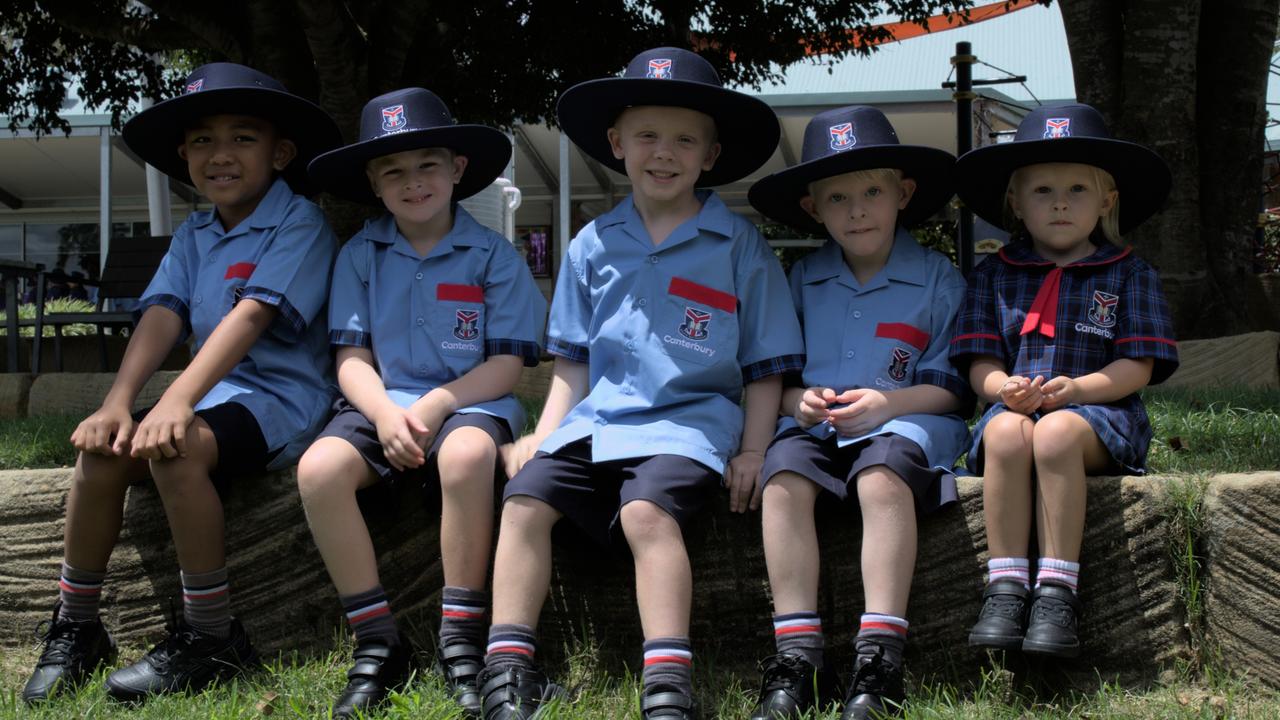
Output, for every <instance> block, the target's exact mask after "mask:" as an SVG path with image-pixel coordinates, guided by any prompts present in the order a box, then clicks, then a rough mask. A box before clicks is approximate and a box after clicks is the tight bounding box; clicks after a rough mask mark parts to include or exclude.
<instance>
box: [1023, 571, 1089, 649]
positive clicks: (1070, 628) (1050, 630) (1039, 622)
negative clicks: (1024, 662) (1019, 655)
mask: <svg viewBox="0 0 1280 720" xmlns="http://www.w3.org/2000/svg"><path fill="white" fill-rule="evenodd" d="M1079 621H1080V600H1079V598H1077V597H1076V594H1075V593H1073V592H1071V588H1068V587H1063V586H1061V585H1054V584H1051V583H1046V584H1044V585H1041V586H1040V587H1038V588H1036V589H1035V590H1034V591H1032V593H1031V622H1030V623H1029V624H1028V625H1027V636H1026V638H1024V639H1023V641H1022V652H1025V653H1032V654H1035V655H1048V656H1049V657H1058V658H1073V657H1075V656H1077V655H1079V654H1080V636H1079V634H1078V630H1077V626H1078V624H1079Z"/></svg>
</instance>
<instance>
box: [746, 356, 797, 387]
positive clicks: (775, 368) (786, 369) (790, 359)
mask: <svg viewBox="0 0 1280 720" xmlns="http://www.w3.org/2000/svg"><path fill="white" fill-rule="evenodd" d="M802 370H804V355H779V356H778V357H771V358H766V359H764V360H760V361H759V362H753V363H751V364H750V365H748V366H746V367H744V368H742V384H743V385H746V384H748V383H753V382H755V381H757V380H761V379H764V378H767V377H769V376H770V375H785V374H787V373H792V372H796V373H798V372H801V371H802Z"/></svg>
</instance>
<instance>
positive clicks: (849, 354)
mask: <svg viewBox="0 0 1280 720" xmlns="http://www.w3.org/2000/svg"><path fill="white" fill-rule="evenodd" d="M844 356H845V357H847V358H851V357H853V351H852V350H850V351H849V352H847V353H845V354H844Z"/></svg>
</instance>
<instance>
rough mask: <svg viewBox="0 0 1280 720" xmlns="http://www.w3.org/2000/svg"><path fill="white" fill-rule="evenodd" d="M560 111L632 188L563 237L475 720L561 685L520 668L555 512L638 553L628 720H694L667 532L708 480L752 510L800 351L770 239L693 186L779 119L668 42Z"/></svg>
mask: <svg viewBox="0 0 1280 720" xmlns="http://www.w3.org/2000/svg"><path fill="white" fill-rule="evenodd" d="M558 115H559V120H560V124H561V127H562V128H563V129H564V132H566V133H567V134H568V135H569V137H570V138H572V139H573V141H574V142H576V143H577V144H578V146H579V147H581V148H582V149H583V150H584V151H585V152H586V153H588V154H589V155H591V156H592V157H594V158H595V159H597V160H599V161H600V162H602V163H604V164H605V165H607V166H609V167H611V168H613V169H615V170H617V171H618V172H624V173H626V175H627V177H628V178H630V180H631V182H632V187H633V192H632V195H631V196H630V197H628V198H627V199H626V200H624V201H623V202H622V203H620V204H619V205H618V206H617V207H616V208H614V209H613V210H610V211H609V212H607V213H605V214H604V215H602V216H601V217H599V218H596V219H595V221H593V222H592V223H590V224H589V225H587V227H585V228H584V229H583V230H582V231H581V232H580V233H579V234H578V236H577V237H576V238H574V240H573V242H572V243H571V244H570V247H569V251H568V255H567V258H566V262H565V265H564V267H563V268H562V269H561V271H560V277H559V281H558V283H557V287H556V293H555V297H554V299H553V302H552V312H551V319H550V322H549V326H550V330H549V332H548V347H549V350H550V351H551V352H552V353H553V354H555V355H556V356H557V357H556V364H555V374H554V377H553V379H552V383H551V389H550V391H549V393H548V395H547V400H546V404H545V405H544V407H543V412H542V416H541V418H540V420H539V422H538V427H537V430H536V431H535V432H534V433H533V434H532V435H529V436H526V437H523V438H521V439H520V440H519V441H518V442H517V443H515V444H514V445H513V446H512V447H511V448H510V449H509V451H508V453H507V469H508V473H510V474H512V475H513V479H512V480H511V482H510V483H509V484H508V486H507V490H506V493H505V504H504V508H503V513H502V530H501V533H500V534H499V538H498V549H497V554H496V558H495V561H494V609H493V623H494V624H493V627H492V628H491V630H490V634H489V648H488V655H487V656H486V659H485V669H484V672H483V673H482V674H481V677H480V680H479V682H480V685H481V693H482V695H483V697H484V706H485V718H486V719H487V720H508V719H520V720H523V719H525V718H529V717H531V716H533V715H535V714H536V713H539V712H541V710H542V708H546V707H551V706H550V705H546V704H545V703H546V701H548V700H550V699H551V698H552V697H555V696H557V695H559V694H560V692H561V691H560V689H559V688H558V687H556V686H555V685H553V684H551V683H549V682H548V680H547V678H546V676H545V675H543V674H542V673H541V672H540V671H539V670H537V669H536V666H535V664H534V649H535V644H536V641H535V637H534V626H535V625H536V623H537V620H538V614H539V611H540V610H541V607H542V603H543V600H544V599H545V597H546V594H547V590H548V585H549V582H550V573H551V547H550V544H551V530H552V526H553V525H555V524H556V522H557V521H559V520H560V519H561V518H565V519H567V520H569V521H570V522H572V523H573V524H574V525H576V526H578V528H579V529H581V530H582V531H584V532H585V533H586V534H587V535H589V536H590V537H592V538H593V539H595V540H596V541H598V542H600V543H602V544H607V543H608V542H609V541H610V540H611V539H612V538H614V537H616V533H617V531H619V530H620V531H621V534H622V535H623V536H624V537H625V539H626V542H627V544H628V545H629V546H630V550H631V553H632V555H633V556H634V557H635V567H636V595H637V599H638V604H639V609H640V619H641V624H642V626H643V631H644V637H645V644H644V672H643V684H644V691H643V694H642V696H641V699H640V708H641V714H642V715H643V717H645V718H656V717H667V718H691V717H696V713H697V711H696V705H695V703H694V701H693V693H692V687H691V685H692V683H691V671H692V653H691V652H690V645H689V637H688V635H689V612H690V604H691V593H692V591H691V587H692V573H691V569H690V566H689V557H688V553H687V551H686V550H685V547H684V541H683V537H682V528H684V527H685V526H686V525H687V524H688V523H689V522H690V521H691V520H692V519H693V518H694V517H695V515H696V514H697V512H698V510H699V509H700V508H701V507H702V506H703V504H704V503H705V502H706V501H707V500H708V499H709V498H710V497H711V496H712V495H713V493H714V492H715V490H716V488H717V486H719V485H720V483H721V478H722V476H723V478H724V481H725V483H726V484H727V485H728V487H729V492H730V498H731V499H730V505H731V508H732V509H733V510H736V511H739V512H745V511H746V510H747V508H748V507H750V508H755V507H757V505H758V501H759V496H758V491H757V490H756V488H757V484H756V478H757V476H758V474H759V471H760V466H761V463H762V462H763V460H764V452H763V451H764V449H765V446H766V445H767V444H768V441H769V437H770V435H771V433H772V428H773V424H774V420H775V418H776V413H777V404H778V401H779V398H780V395H781V374H782V373H784V372H788V371H796V370H799V369H800V367H801V365H802V363H803V358H802V355H801V353H802V348H801V341H800V333H799V327H798V324H797V323H796V319H795V313H794V312H793V311H792V307H791V303H790V301H789V299H788V296H787V292H786V287H785V278H784V277H783V274H782V270H781V266H779V264H778V262H777V259H776V258H775V257H774V255H773V253H772V251H771V250H770V249H769V246H768V245H767V244H766V243H765V241H764V239H763V238H762V237H761V236H760V234H759V233H758V232H757V231H756V229H755V228H754V227H753V226H752V225H751V224H750V223H749V222H747V221H746V220H745V219H743V218H741V217H739V216H737V215H735V214H734V213H732V212H730V211H729V210H728V208H726V207H725V205H724V203H723V202H721V201H720V199H719V197H718V196H717V195H715V194H714V193H712V192H709V191H698V190H695V188H697V187H700V186H713V185H719V184H723V183H728V182H732V181H734V180H736V179H738V178H740V177H743V176H745V175H747V174H748V173H750V172H751V171H752V170H754V169H755V168H757V167H759V166H760V165H761V164H762V163H763V162H764V161H765V160H767V159H768V157H769V156H770V155H771V154H772V153H773V151H774V148H775V147H776V145H777V140H778V124H777V119H776V118H775V117H774V115H773V112H772V111H771V110H770V109H769V107H768V106H767V105H765V104H764V103H763V102H761V101H759V100H757V99H755V98H751V97H749V96H746V95H742V94H740V93H737V92H733V91H730V90H726V89H724V88H723V87H722V86H721V85H720V81H719V78H718V77H717V76H716V73H715V71H714V70H713V69H712V68H711V66H710V64H709V63H707V62H706V61H705V60H703V59H702V58H700V57H699V56H697V55H695V54H693V53H691V52H688V51H685V50H678V49H675V48H658V49H656V50H649V51H646V52H643V53H641V54H640V55H638V56H636V58H634V59H633V60H632V61H631V63H630V65H628V66H627V69H626V71H625V73H624V75H623V77H621V78H612V79H607V80H596V81H592V82H587V83H583V84H580V85H577V86H574V87H573V88H571V89H570V90H569V91H568V92H566V93H565V94H564V96H563V97H561V98H560V103H559V108H558ZM744 386H745V389H744ZM744 398H745V404H746V410H745V417H744V411H743V409H742V407H741V406H740V404H739V401H740V400H743V399H744ZM535 451H538V452H537V455H536V456H534V457H533V458H532V459H530V456H532V455H534V452H535ZM517 470H519V474H515V473H516V471H517Z"/></svg>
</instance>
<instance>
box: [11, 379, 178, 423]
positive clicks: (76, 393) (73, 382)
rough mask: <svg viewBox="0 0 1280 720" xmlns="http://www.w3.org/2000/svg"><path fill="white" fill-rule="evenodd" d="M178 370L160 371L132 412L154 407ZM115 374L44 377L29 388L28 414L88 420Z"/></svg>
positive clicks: (99, 403)
mask: <svg viewBox="0 0 1280 720" xmlns="http://www.w3.org/2000/svg"><path fill="white" fill-rule="evenodd" d="M180 374H181V371H179V370H160V371H159V372H157V373H156V374H155V375H152V376H151V379H150V380H148V381H147V384H146V385H143V386H142V391H141V392H139V393H138V399H137V401H136V402H134V404H133V409H134V410H138V409H140V408H144V407H147V406H149V405H154V404H155V403H156V401H157V400H159V399H160V396H161V395H162V394H164V391H165V390H166V389H167V388H168V387H169V384H170V383H172V382H173V381H174V380H175V379H176V378H177V377H178V375H180ZM115 379H116V376H115V373H45V374H44V375H39V376H37V377H36V379H35V381H34V382H32V384H31V401H30V404H29V407H28V412H29V413H30V415H31V416H32V417H36V416H41V415H73V416H77V417H88V416H89V415H90V414H91V413H93V412H94V411H96V410H97V409H98V408H100V407H102V400H103V399H104V398H106V396H107V392H108V391H109V390H111V383H113V382H115Z"/></svg>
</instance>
